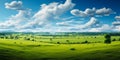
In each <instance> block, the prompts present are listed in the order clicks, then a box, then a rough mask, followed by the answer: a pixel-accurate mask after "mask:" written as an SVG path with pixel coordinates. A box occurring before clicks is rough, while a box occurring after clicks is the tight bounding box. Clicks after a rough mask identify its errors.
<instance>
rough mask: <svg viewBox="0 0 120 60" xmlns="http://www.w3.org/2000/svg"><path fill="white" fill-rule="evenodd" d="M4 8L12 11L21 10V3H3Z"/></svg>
mask: <svg viewBox="0 0 120 60" xmlns="http://www.w3.org/2000/svg"><path fill="white" fill-rule="evenodd" d="M5 8H7V9H12V10H22V9H23V8H22V2H21V1H12V2H11V3H5Z"/></svg>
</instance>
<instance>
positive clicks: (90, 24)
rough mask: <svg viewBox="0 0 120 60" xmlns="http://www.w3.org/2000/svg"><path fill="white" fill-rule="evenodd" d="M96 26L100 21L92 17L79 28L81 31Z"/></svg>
mask: <svg viewBox="0 0 120 60" xmlns="http://www.w3.org/2000/svg"><path fill="white" fill-rule="evenodd" d="M96 24H98V20H97V19H96V18H94V17H91V19H90V20H89V21H88V22H87V23H85V24H83V25H80V26H79V28H81V29H83V28H90V27H93V26H96Z"/></svg>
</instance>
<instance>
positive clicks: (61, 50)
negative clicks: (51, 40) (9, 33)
mask: <svg viewBox="0 0 120 60" xmlns="http://www.w3.org/2000/svg"><path fill="white" fill-rule="evenodd" d="M71 48H75V50H70V49H71ZM119 57H120V42H119V41H117V42H113V43H112V44H103V43H95V44H73V45H72V44H60V45H57V44H48V43H41V42H32V41H23V40H0V60H61V59H62V60H119Z"/></svg>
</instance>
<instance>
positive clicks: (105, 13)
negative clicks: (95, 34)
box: [96, 8, 113, 16]
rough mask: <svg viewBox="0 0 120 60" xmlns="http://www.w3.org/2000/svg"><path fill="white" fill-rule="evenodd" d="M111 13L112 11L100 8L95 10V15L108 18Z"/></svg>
mask: <svg viewBox="0 0 120 60" xmlns="http://www.w3.org/2000/svg"><path fill="white" fill-rule="evenodd" d="M112 13H113V10H112V9H111V8H101V9H97V10H96V14H97V15H103V16H109V15H110V14H112Z"/></svg>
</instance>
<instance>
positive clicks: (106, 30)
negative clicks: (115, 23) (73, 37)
mask: <svg viewBox="0 0 120 60" xmlns="http://www.w3.org/2000/svg"><path fill="white" fill-rule="evenodd" d="M111 30H112V28H111V26H109V25H108V24H103V25H102V26H101V27H98V28H91V29H89V30H88V31H89V32H103V31H104V32H110V31H111Z"/></svg>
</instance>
